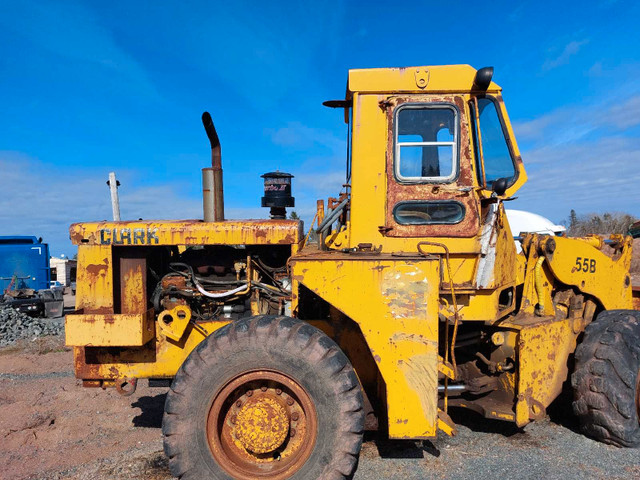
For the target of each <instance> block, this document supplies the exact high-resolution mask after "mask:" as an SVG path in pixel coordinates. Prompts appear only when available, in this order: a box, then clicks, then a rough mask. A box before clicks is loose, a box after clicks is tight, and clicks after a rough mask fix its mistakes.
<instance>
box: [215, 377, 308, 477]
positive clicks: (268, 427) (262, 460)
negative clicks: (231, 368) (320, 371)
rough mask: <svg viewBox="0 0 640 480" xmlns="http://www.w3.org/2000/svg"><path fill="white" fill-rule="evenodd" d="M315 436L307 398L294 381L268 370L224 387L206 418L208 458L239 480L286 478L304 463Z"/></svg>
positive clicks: (233, 381) (234, 380)
mask: <svg viewBox="0 0 640 480" xmlns="http://www.w3.org/2000/svg"><path fill="white" fill-rule="evenodd" d="M316 436H317V417H316V411H315V408H314V405H313V402H312V401H311V398H310V397H309V395H308V394H307V392H306V391H305V390H304V389H303V388H302V387H301V386H300V385H299V384H298V383H297V382H296V381H295V380H294V379H292V378H291V377H289V376H287V375H285V374H283V373H280V372H276V371H272V370H259V371H251V372H246V373H243V374H242V375H239V376H237V377H236V378H234V379H233V380H231V381H230V382H228V383H227V384H226V385H225V386H224V387H223V388H222V390H220V391H219V393H218V394H217V395H216V396H215V398H214V400H213V403H212V405H211V408H210V409H209V414H208V417H207V441H208V443H209V447H210V449H211V453H212V454H213V457H214V458H215V460H216V461H217V462H218V464H219V465H220V466H221V467H222V468H223V469H224V470H226V471H227V473H229V474H230V475H231V476H233V477H234V478H238V479H242V480H245V479H247V480H248V479H254V478H256V477H257V478H260V477H268V478H270V479H274V480H279V479H284V478H288V477H289V476H291V475H292V474H293V473H295V472H297V471H298V470H299V469H300V468H301V467H302V466H303V465H304V463H305V462H306V461H307V459H308V458H309V455H311V451H312V450H313V446H314V445H315V441H316Z"/></svg>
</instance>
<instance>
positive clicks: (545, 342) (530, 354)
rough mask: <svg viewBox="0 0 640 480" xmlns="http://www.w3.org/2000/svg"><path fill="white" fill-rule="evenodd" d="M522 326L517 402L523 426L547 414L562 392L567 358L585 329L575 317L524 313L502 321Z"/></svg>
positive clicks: (519, 343)
mask: <svg viewBox="0 0 640 480" xmlns="http://www.w3.org/2000/svg"><path fill="white" fill-rule="evenodd" d="M502 326H503V327H505V328H514V329H518V330H519V336H518V352H519V358H520V368H519V370H518V383H517V393H518V395H517V403H516V408H515V411H516V418H515V421H516V423H517V424H518V425H519V426H522V425H525V424H527V423H529V421H530V420H535V419H539V418H542V417H544V416H545V409H546V407H547V406H549V404H550V403H551V402H552V401H553V400H554V399H555V398H556V397H557V396H558V395H559V394H560V392H561V390H562V384H563V382H564V381H565V380H566V378H567V375H568V374H569V371H568V369H567V358H568V357H569V355H570V354H571V353H573V352H574V351H575V348H576V339H577V337H578V335H579V334H580V332H581V331H582V330H579V331H576V330H575V329H574V327H573V326H574V320H573V319H571V318H564V319H561V320H556V319H555V318H550V317H545V318H539V317H535V316H520V317H516V318H514V319H513V320H512V321H509V322H506V323H504V324H503V325H502Z"/></svg>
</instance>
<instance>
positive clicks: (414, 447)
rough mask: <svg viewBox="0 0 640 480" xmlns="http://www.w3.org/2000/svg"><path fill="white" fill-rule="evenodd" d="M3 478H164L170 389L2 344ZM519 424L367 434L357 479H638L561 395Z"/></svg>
mask: <svg viewBox="0 0 640 480" xmlns="http://www.w3.org/2000/svg"><path fill="white" fill-rule="evenodd" d="M0 392H1V393H0V479H7V480H8V479H11V480H20V479H56V480H58V479H78V480H80V479H82V480H107V479H108V480H111V479H143V480H170V479H171V478H172V477H171V475H170V473H169V470H168V466H167V461H166V459H165V457H164V455H163V453H162V433H161V430H160V427H161V421H162V410H163V405H164V399H165V392H166V388H149V387H148V386H147V385H146V382H144V381H141V382H140V383H139V384H138V390H137V392H136V393H135V394H134V395H132V396H130V397H121V396H119V395H118V394H117V393H116V392H115V391H114V390H113V389H109V390H106V391H103V390H101V389H87V388H83V387H82V386H81V385H80V384H79V382H78V381H77V380H76V379H75V378H74V377H73V374H72V354H71V351H69V350H68V349H67V348H65V347H64V346H63V344H62V339H61V338H54V337H48V338H44V339H40V340H38V341H35V342H28V343H22V344H20V345H18V346H16V347H9V348H5V349H1V350H0ZM552 407H553V408H551V409H550V419H547V420H543V421H541V422H536V423H534V424H530V425H528V426H527V427H526V428H525V429H518V428H516V427H515V426H514V425H512V424H509V423H504V422H497V421H488V420H485V419H482V418H480V417H478V416H476V415H475V414H473V413H471V412H466V411H458V412H456V411H452V416H453V417H454V420H455V421H456V422H458V423H459V425H460V427H459V430H460V432H459V435H458V436H457V437H455V438H449V437H447V436H445V435H442V436H440V437H438V439H437V440H435V441H434V442H409V441H403V442H395V441H388V440H386V441H385V440H380V439H377V438H376V436H375V435H374V434H373V433H368V434H367V436H366V438H365V443H364V445H363V449H362V454H361V458H360V465H359V468H358V471H357V472H356V475H355V477H354V480H377V479H394V478H403V479H405V480H410V479H416V480H418V479H431V478H433V479H435V478H455V479H457V480H460V479H477V478H498V477H505V476H506V477H507V478H508V477H509V476H512V475H513V474H516V473H517V476H518V477H520V478H523V479H539V478H545V479H550V478H558V479H560V478H562V479H569V478H581V479H585V478H589V479H591V478H593V479H605V478H606V479H607V480H612V479H620V480H622V479H631V478H640V452H639V451H638V450H637V449H618V448H615V447H611V446H608V445H603V444H601V443H598V442H595V441H593V440H590V439H588V438H585V437H583V436H582V435H580V434H579V433H577V428H576V425H575V423H574V421H573V417H572V415H571V413H570V410H569V409H568V408H567V407H568V402H567V399H561V400H560V402H556V406H552Z"/></svg>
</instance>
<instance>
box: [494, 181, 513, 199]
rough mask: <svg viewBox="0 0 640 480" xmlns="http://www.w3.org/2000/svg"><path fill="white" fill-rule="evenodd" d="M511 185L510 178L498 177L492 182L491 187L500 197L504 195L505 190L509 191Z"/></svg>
mask: <svg viewBox="0 0 640 480" xmlns="http://www.w3.org/2000/svg"><path fill="white" fill-rule="evenodd" d="M508 186H509V179H508V178H498V179H496V180H494V181H493V182H492V184H491V189H492V190H493V191H494V192H495V194H496V195H498V196H499V197H501V196H503V195H504V192H506V191H507V187H508Z"/></svg>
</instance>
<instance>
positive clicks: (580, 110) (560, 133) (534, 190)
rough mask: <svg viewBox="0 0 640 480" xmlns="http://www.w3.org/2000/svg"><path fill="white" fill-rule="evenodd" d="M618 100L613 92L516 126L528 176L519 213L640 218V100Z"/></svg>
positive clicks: (618, 96) (554, 218) (617, 96)
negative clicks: (618, 213) (639, 127)
mask: <svg viewBox="0 0 640 480" xmlns="http://www.w3.org/2000/svg"><path fill="white" fill-rule="evenodd" d="M620 97H621V95H620V93H611V94H610V95H608V96H606V97H603V98H601V99H600V101H599V102H598V103H584V104H580V105H570V106H566V107H561V108H559V109H556V110H554V111H552V112H549V113H547V114H545V115H542V116H540V117H538V118H534V119H532V120H528V121H523V122H516V123H515V124H514V130H515V133H516V138H518V140H519V141H520V142H521V143H522V146H523V148H522V156H523V159H524V162H525V168H526V169H527V174H528V176H529V181H528V183H527V184H526V185H525V186H524V188H523V189H522V190H521V191H520V192H519V194H518V195H519V197H520V200H518V202H517V203H518V207H516V208H523V209H528V210H532V211H536V212H538V213H541V214H543V215H545V216H547V217H549V218H551V219H552V220H554V221H556V222H557V221H560V220H562V219H563V218H565V217H566V216H567V215H568V212H569V211H570V210H571V209H574V210H576V211H577V212H579V213H587V212H594V211H595V212H605V211H609V212H615V211H621V212H626V213H630V214H632V215H636V216H640V189H638V188H637V185H638V183H640V169H639V168H638V162H639V161H640V138H638V132H637V129H634V128H633V127H635V126H637V125H639V124H640V95H631V96H628V97H626V100H624V101H620ZM622 98H624V97H622Z"/></svg>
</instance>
